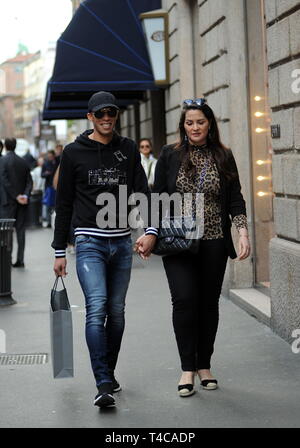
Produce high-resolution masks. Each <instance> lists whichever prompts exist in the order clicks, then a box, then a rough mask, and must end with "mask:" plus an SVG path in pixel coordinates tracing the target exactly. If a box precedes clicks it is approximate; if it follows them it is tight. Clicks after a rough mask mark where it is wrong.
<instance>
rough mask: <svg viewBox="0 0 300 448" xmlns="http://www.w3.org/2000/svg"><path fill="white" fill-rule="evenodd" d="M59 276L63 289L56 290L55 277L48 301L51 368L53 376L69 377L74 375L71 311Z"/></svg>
mask: <svg viewBox="0 0 300 448" xmlns="http://www.w3.org/2000/svg"><path fill="white" fill-rule="evenodd" d="M60 278H61V281H62V284H63V289H62V290H61V291H57V283H58V279H59V277H57V278H56V280H55V283H54V286H53V289H52V291H51V301H50V337H51V356H52V368H53V376H54V378H69V377H73V376H74V368H73V326H72V313H71V307H70V303H69V300H68V295H67V290H66V288H65V285H64V282H63V279H62V277H60Z"/></svg>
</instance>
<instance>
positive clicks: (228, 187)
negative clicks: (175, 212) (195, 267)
mask: <svg viewBox="0 0 300 448" xmlns="http://www.w3.org/2000/svg"><path fill="white" fill-rule="evenodd" d="M228 151H229V160H228V161H229V166H230V167H231V170H232V172H235V173H236V177H235V178H234V179H233V180H228V179H226V177H225V176H224V174H222V173H221V172H220V171H219V169H218V167H217V169H218V172H219V176H220V202H221V224H222V231H223V235H224V241H225V245H226V248H227V251H228V255H229V256H230V258H232V259H234V258H237V253H236V251H235V248H234V245H233V241H232V236H231V220H232V219H233V218H234V217H235V216H238V215H245V216H246V206H245V201H244V198H243V195H242V193H241V184H240V180H239V175H238V170H237V166H236V163H235V160H234V157H233V154H232V151H231V150H228ZM180 154H181V151H180V150H177V149H174V145H166V146H164V147H163V148H162V151H161V153H160V157H159V159H158V161H157V164H156V168H155V181H154V186H153V192H154V193H168V194H170V195H171V194H173V193H175V192H176V180H177V176H178V171H179V169H180V165H181V157H180ZM230 217H231V219H230Z"/></svg>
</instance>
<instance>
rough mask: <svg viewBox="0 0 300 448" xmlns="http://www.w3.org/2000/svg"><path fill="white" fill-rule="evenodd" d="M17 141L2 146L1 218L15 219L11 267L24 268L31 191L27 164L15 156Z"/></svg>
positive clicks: (7, 142) (7, 141) (12, 140)
mask: <svg viewBox="0 0 300 448" xmlns="http://www.w3.org/2000/svg"><path fill="white" fill-rule="evenodd" d="M16 144H17V141H16V139H15V138H6V139H5V142H4V145H5V149H6V151H7V154H6V155H5V156H4V157H3V162H2V163H3V165H2V180H3V187H4V190H5V202H4V204H3V207H2V211H3V217H4V218H9V219H15V220H16V221H15V229H16V235H17V243H18V250H17V260H16V262H15V263H14V264H13V267H15V268H20V267H24V251H25V222H26V213H27V206H28V202H29V198H30V194H31V190H32V178H31V175H30V169H29V166H28V164H27V163H26V162H25V160H23V159H22V158H21V157H19V156H17V154H15V149H16Z"/></svg>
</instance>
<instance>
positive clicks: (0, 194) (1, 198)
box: [0, 140, 6, 219]
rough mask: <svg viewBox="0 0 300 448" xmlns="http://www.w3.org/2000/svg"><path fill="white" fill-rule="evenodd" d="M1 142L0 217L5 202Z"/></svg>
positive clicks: (1, 148) (0, 216)
mask: <svg viewBox="0 0 300 448" xmlns="http://www.w3.org/2000/svg"><path fill="white" fill-rule="evenodd" d="M2 151H3V142H2V140H0V219H2V218H4V215H3V210H2V207H3V205H4V204H5V203H6V193H5V189H4V185H3V156H2Z"/></svg>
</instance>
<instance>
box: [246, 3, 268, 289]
mask: <svg viewBox="0 0 300 448" xmlns="http://www.w3.org/2000/svg"><path fill="white" fill-rule="evenodd" d="M246 4H247V29H248V58H249V59H248V66H249V95H250V98H249V99H250V101H249V108H250V117H251V119H250V123H251V149H252V185H253V189H252V190H253V215H254V232H253V233H254V234H253V243H254V247H253V259H254V278H255V284H256V286H257V287H259V288H269V286H270V282H269V241H270V239H271V238H273V236H274V226H273V207H272V198H273V193H272V145H271V136H270V122H271V119H270V110H269V102H268V62H267V52H266V26H265V14H264V0H250V1H249V0H248V1H247V2H246Z"/></svg>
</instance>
